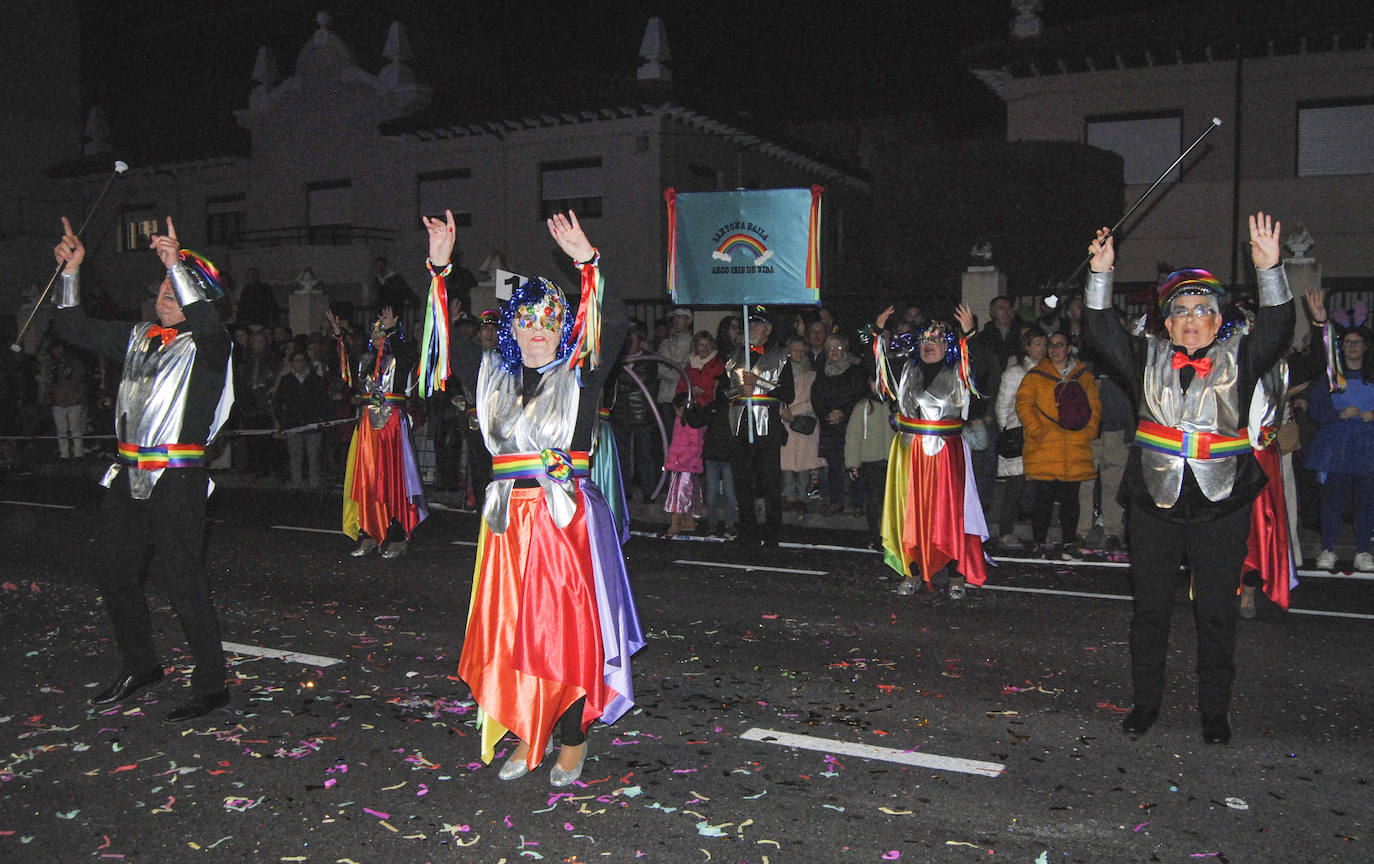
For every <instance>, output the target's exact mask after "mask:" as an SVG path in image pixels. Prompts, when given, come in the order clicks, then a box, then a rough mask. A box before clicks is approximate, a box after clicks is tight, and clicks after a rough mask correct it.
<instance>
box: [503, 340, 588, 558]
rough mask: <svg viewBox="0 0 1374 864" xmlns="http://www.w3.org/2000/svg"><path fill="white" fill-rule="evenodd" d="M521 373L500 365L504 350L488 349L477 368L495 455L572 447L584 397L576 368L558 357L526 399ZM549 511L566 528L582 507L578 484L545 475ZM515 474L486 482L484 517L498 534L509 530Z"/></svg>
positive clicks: (542, 483) (541, 480)
mask: <svg viewBox="0 0 1374 864" xmlns="http://www.w3.org/2000/svg"><path fill="white" fill-rule="evenodd" d="M522 390H523V379H522V376H521V375H519V374H517V375H511V374H510V373H508V372H507V371H506V370H505V369H502V368H501V355H500V354H499V353H497V352H496V351H487V352H485V353H484V354H483V355H482V368H481V370H480V371H479V372H478V374H477V424H478V427H479V428H480V429H481V430H482V438H483V440H484V441H486V444H487V450H488V451H490V453H491V455H492V456H505V455H509V454H512V453H538V452H539V451H541V450H545V449H557V450H568V449H570V448H571V446H572V440H573V432H574V431H575V430H576V427H577V407H578V403H579V400H580V399H581V398H582V387H581V385H580V384H579V383H578V376H577V370H576V369H568V368H567V364H566V363H557V364H556V365H554V367H553V368H551V369H549V370H548V371H547V372H545V373H544V374H543V376H542V377H541V379H540V381H539V388H538V390H536V391H535V394H534V397H533V398H531V399H530V400H528V401H525V402H523V403H522V399H521V393H522ZM538 481H539V486H540V488H542V489H543V490H544V500H545V502H546V503H547V504H548V508H549V515H550V516H552V517H553V522H554V524H555V525H557V526H558V527H559V528H566V527H567V526H568V523H569V522H571V521H572V517H573V514H575V513H576V512H577V496H576V489H577V487H576V484H575V483H574V482H573V481H572V480H567V481H564V482H559V481H557V480H554V479H553V478H552V477H549V476H547V475H542V476H540V477H539V478H538ZM514 486H515V481H514V480H493V481H492V482H491V483H490V484H488V485H487V494H486V500H485V502H484V503H483V505H482V518H483V519H485V520H486V523H487V527H489V528H490V529H491V531H492V533H493V534H504V533H505V531H506V526H507V524H508V523H509V521H510V493H511V489H512V488H513V487H514Z"/></svg>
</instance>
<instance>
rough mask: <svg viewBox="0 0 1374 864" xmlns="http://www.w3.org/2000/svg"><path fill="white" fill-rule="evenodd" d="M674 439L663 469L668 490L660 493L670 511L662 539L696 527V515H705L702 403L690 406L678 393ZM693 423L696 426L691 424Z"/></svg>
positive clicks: (686, 398) (703, 412) (704, 436)
mask: <svg viewBox="0 0 1374 864" xmlns="http://www.w3.org/2000/svg"><path fill="white" fill-rule="evenodd" d="M673 410H674V412H675V413H676V415H677V417H676V419H675V420H674V421H673V438H672V442H671V443H670V444H669V445H668V455H667V456H666V457H664V460H663V470H665V471H667V472H668V476H669V479H668V492H667V494H666V495H664V496H663V510H664V512H666V513H671V514H672V519H671V521H670V522H669V524H668V530H667V531H665V532H663V536H664V537H665V538H671V537H676V536H677V535H678V534H680V533H686V532H691V531H695V530H697V518H698V517H700V516H703V515H705V513H704V509H703V508H702V505H701V474H702V472H703V471H704V470H705V466H704V465H703V461H702V447H703V445H704V443H705V438H706V415H705V410H704V409H702V408H701V406H698V405H695V404H692V405H691V407H690V408H689V400H688V395H687V394H686V393H679V394H677V396H675V397H674V398H673ZM694 423H695V425H694Z"/></svg>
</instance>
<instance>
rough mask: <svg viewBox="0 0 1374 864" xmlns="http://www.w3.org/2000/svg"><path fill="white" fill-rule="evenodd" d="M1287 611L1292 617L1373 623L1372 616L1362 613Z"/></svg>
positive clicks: (1316, 610)
mask: <svg viewBox="0 0 1374 864" xmlns="http://www.w3.org/2000/svg"><path fill="white" fill-rule="evenodd" d="M1288 611H1289V612H1290V613H1291V614H1293V615H1322V616H1324V617H1327V618H1359V619H1361V620H1364V621H1374V615H1366V614H1365V613H1363V612H1328V611H1326V610H1325V609H1294V608H1293V607H1292V606H1289V607H1288Z"/></svg>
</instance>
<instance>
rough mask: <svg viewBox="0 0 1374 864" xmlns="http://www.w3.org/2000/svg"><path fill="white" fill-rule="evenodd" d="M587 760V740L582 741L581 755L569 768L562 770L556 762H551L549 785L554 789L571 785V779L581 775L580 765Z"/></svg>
mask: <svg viewBox="0 0 1374 864" xmlns="http://www.w3.org/2000/svg"><path fill="white" fill-rule="evenodd" d="M586 762H587V742H585V741H583V742H582V755H581V756H579V757H578V759H577V764H576V765H574V766H573V767H572V768H571V769H569V770H567V771H564V770H563V769H562V768H559V767H558V762H557V761H555V762H554V763H553V768H552V769H550V770H549V785H550V786H553V787H554V788H556V789H561V788H563V787H564V786H571V785H572V784H573V781H574V780H576V779H577V778H578V777H581V776H582V766H583V765H585V764H586Z"/></svg>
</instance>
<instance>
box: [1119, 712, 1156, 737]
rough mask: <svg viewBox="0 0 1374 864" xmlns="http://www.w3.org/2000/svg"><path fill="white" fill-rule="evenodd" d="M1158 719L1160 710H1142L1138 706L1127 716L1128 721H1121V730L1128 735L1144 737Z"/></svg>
mask: <svg viewBox="0 0 1374 864" xmlns="http://www.w3.org/2000/svg"><path fill="white" fill-rule="evenodd" d="M1158 719H1159V709H1158V708H1142V707H1141V706H1139V705H1137V706H1135V707H1134V708H1132V709H1131V713H1129V714H1127V715H1126V719H1125V720H1122V721H1121V729H1122V731H1124V732H1125V733H1126V734H1127V735H1144V734H1145V733H1146V732H1149V731H1150V727H1151V726H1153V725H1155V721H1156V720H1158Z"/></svg>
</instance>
